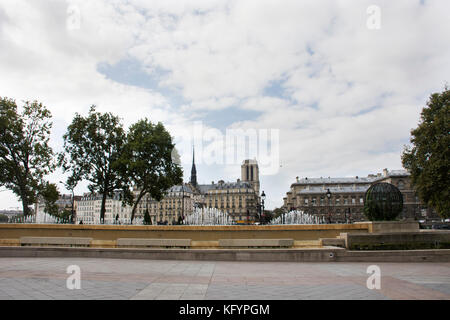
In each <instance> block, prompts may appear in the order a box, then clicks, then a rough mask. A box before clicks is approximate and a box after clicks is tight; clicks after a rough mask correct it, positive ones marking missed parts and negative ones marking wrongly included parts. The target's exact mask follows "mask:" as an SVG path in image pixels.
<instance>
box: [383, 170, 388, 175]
mask: <svg viewBox="0 0 450 320" xmlns="http://www.w3.org/2000/svg"><path fill="white" fill-rule="evenodd" d="M387 176H388V169H387V168H384V169H383V177H387Z"/></svg>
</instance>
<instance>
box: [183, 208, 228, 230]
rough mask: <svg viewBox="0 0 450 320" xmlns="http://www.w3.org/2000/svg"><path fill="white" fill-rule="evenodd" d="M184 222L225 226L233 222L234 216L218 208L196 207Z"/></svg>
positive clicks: (187, 223)
mask: <svg viewBox="0 0 450 320" xmlns="http://www.w3.org/2000/svg"><path fill="white" fill-rule="evenodd" d="M184 224H186V225H197V226H214V225H216V226H225V225H231V224H233V218H231V216H230V215H229V214H228V213H227V212H222V211H220V210H218V209H216V208H196V209H195V211H194V212H193V213H191V214H190V215H188V216H187V217H186V218H185V220H184Z"/></svg>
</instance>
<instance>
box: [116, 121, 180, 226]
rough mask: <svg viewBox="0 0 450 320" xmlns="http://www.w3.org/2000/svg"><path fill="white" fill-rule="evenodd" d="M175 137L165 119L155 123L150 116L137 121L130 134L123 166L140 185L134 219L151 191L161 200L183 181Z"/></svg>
mask: <svg viewBox="0 0 450 320" xmlns="http://www.w3.org/2000/svg"><path fill="white" fill-rule="evenodd" d="M174 150H175V145H174V144H173V142H172V137H171V136H170V134H169V132H168V131H167V130H166V129H165V128H164V125H163V124H162V123H158V124H152V123H151V122H150V121H149V120H148V119H144V120H140V121H138V122H137V123H135V124H133V125H132V126H131V127H130V129H129V131H128V134H127V139H126V145H125V147H124V150H123V153H122V157H121V160H120V165H119V167H120V168H121V172H122V175H123V177H124V179H129V183H130V186H131V185H133V186H135V187H136V190H137V191H138V194H137V196H136V199H135V200H134V201H133V202H134V204H133V209H132V213H131V222H133V219H134V216H135V212H136V208H137V206H138V204H139V203H140V201H141V200H142V198H143V197H144V196H146V195H149V196H150V197H151V198H153V199H155V200H157V201H160V200H161V199H162V198H163V196H164V193H165V192H166V191H167V190H168V189H169V188H171V187H172V186H174V185H176V184H180V183H182V181H183V180H182V177H183V172H182V170H181V167H180V165H178V164H177V163H176V162H174V160H175V161H176V158H177V157H176V156H175V157H174V155H176V154H177V152H176V151H174Z"/></svg>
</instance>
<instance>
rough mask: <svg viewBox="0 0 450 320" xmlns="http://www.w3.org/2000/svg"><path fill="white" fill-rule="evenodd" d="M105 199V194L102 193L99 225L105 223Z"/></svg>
mask: <svg viewBox="0 0 450 320" xmlns="http://www.w3.org/2000/svg"><path fill="white" fill-rule="evenodd" d="M106 198H107V193H106V192H104V193H103V195H102V207H101V209H100V223H101V224H104V223H105V211H106Z"/></svg>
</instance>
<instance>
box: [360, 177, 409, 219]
mask: <svg viewBox="0 0 450 320" xmlns="http://www.w3.org/2000/svg"><path fill="white" fill-rule="evenodd" d="M402 210H403V195H402V193H401V192H400V190H398V188H397V187H396V186H394V185H392V184H390V183H384V182H383V183H376V184H374V185H372V186H371V187H370V188H369V189H368V190H367V191H366V194H365V195H364V214H365V215H366V217H367V218H368V219H369V220H370V221H383V220H384V221H389V220H395V218H396V217H397V216H398V215H399V214H400V212H402Z"/></svg>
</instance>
